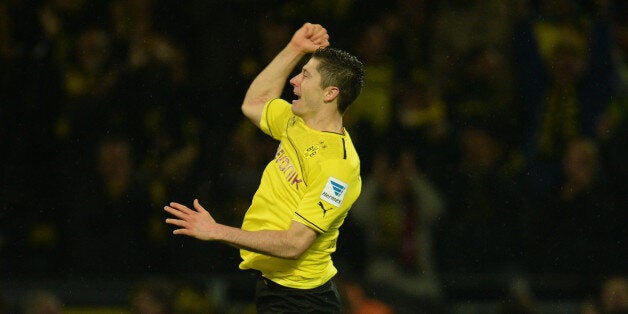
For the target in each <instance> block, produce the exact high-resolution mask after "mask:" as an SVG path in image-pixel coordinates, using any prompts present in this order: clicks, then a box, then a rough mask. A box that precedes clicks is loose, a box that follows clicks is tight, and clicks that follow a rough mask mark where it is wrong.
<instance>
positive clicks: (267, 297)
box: [255, 277, 342, 314]
mask: <svg viewBox="0 0 628 314" xmlns="http://www.w3.org/2000/svg"><path fill="white" fill-rule="evenodd" d="M255 304H256V306H257V313H258V314H266V313H299V314H302V313H325V314H329V313H340V312H341V309H342V305H341V301H340V294H339V293H338V289H337V288H336V285H335V284H334V282H333V281H332V280H330V281H328V282H327V283H325V284H323V285H322V286H320V287H317V288H313V289H295V288H288V287H284V286H282V285H280V284H278V283H275V282H273V281H271V280H269V279H266V278H264V277H261V278H260V279H259V280H258V281H257V287H256V288H255Z"/></svg>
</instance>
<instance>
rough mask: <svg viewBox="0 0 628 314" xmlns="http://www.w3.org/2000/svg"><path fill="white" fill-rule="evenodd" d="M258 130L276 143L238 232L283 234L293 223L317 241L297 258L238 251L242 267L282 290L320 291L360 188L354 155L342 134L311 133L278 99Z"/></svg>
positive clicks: (266, 110) (268, 105) (331, 272)
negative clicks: (275, 150)
mask: <svg viewBox="0 0 628 314" xmlns="http://www.w3.org/2000/svg"><path fill="white" fill-rule="evenodd" d="M260 128H261V129H262V131H263V132H264V133H266V134H268V135H270V136H271V137H273V138H274V139H277V140H279V141H280V144H279V147H278V148H277V152H276V154H275V158H274V159H273V160H272V161H270V162H269V163H268V165H267V166H266V168H265V169H264V173H263V175H262V179H261V182H260V186H259V188H258V190H257V192H256V193H255V196H254V197H253V201H252V203H251V206H250V207H249V209H248V211H247V212H246V215H245V217H244V221H243V223H242V229H244V230H249V231H254V230H286V229H288V228H289V227H290V225H291V223H292V221H297V222H300V223H302V224H304V225H306V226H308V227H310V228H311V229H313V230H314V231H316V232H317V233H318V237H317V238H316V240H315V241H314V243H313V244H312V245H311V246H310V248H309V249H308V250H307V251H306V252H305V253H303V255H302V256H301V257H300V258H299V259H297V260H290V259H283V258H278V257H273V256H269V255H264V254H260V253H256V252H251V251H247V250H241V251H240V255H241V256H242V259H243V261H242V263H241V264H240V268H241V269H255V270H258V271H260V272H261V273H262V275H263V276H264V277H265V278H267V279H270V280H272V281H273V282H276V283H278V284H280V285H282V286H285V287H290V288H297V289H312V288H316V287H319V286H321V285H323V284H325V283H326V282H328V281H329V280H330V279H331V278H332V277H333V276H334V275H335V274H336V273H337V270H336V268H335V267H334V265H333V262H332V260H331V254H332V253H333V252H334V251H335V250H336V240H337V239H338V232H339V228H340V226H341V225H342V223H343V221H344V219H345V217H346V216H347V213H348V211H349V209H350V208H351V205H353V203H354V202H355V200H356V199H357V198H358V195H359V194H360V190H361V186H362V181H361V178H360V160H359V157H358V154H357V152H356V150H355V148H354V146H353V143H352V141H351V138H350V136H349V133H348V132H347V131H346V130H344V129H343V133H342V134H339V133H333V132H322V131H317V130H313V129H311V128H309V127H308V126H307V125H306V124H305V122H304V121H303V120H302V119H301V118H300V117H298V116H296V115H294V114H293V113H292V109H291V105H290V104H289V103H288V102H286V101H285V100H282V99H273V100H270V101H269V102H267V103H266V104H265V105H264V110H263V113H262V118H261V122H260Z"/></svg>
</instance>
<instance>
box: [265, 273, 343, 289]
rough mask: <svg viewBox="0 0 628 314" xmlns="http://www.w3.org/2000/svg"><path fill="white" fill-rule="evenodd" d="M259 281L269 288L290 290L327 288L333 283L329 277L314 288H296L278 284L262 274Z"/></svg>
mask: <svg viewBox="0 0 628 314" xmlns="http://www.w3.org/2000/svg"><path fill="white" fill-rule="evenodd" d="M260 281H262V282H263V283H264V285H266V287H268V288H271V289H290V290H302V291H316V290H322V291H324V290H328V289H330V288H331V287H332V285H333V281H332V280H331V279H330V280H328V281H327V282H326V283H324V284H322V285H320V286H318V287H316V288H311V289H297V288H291V287H286V286H283V285H280V284H278V283H276V282H274V281H272V280H270V279H268V278H266V277H264V276H260Z"/></svg>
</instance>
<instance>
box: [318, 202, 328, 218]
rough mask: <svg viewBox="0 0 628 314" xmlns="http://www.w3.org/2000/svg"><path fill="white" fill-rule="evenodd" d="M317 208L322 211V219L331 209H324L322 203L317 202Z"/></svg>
mask: <svg viewBox="0 0 628 314" xmlns="http://www.w3.org/2000/svg"><path fill="white" fill-rule="evenodd" d="M318 206H320V207H321V209H322V210H323V217H325V214H327V211H329V210H331V209H325V206H323V202H321V201H319V202H318Z"/></svg>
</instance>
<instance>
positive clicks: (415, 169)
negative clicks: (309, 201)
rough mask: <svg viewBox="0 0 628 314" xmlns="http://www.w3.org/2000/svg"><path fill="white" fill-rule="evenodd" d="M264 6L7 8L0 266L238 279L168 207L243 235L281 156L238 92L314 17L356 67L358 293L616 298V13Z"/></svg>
mask: <svg viewBox="0 0 628 314" xmlns="http://www.w3.org/2000/svg"><path fill="white" fill-rule="evenodd" d="M259 2H261V3H258V1H247V0H236V1H181V2H173V1H164V0H110V1H103V0H101V1H87V0H39V1H25V0H6V1H3V2H0V145H1V146H2V153H1V154H0V164H1V166H0V167H1V172H0V174H1V175H0V180H1V183H2V184H1V189H0V272H2V273H3V274H4V273H9V272H10V273H12V274H26V275H49V274H78V275H80V274H120V273H123V274H145V275H155V274H160V275H163V274H170V275H172V274H175V275H176V274H177V273H181V272H184V273H199V274H204V275H209V274H218V273H229V272H232V273H233V272H237V271H238V270H237V264H238V262H239V257H238V255H237V251H236V250H234V249H232V248H229V247H225V246H223V245H220V244H214V243H201V242H200V241H195V240H192V239H183V238H175V237H173V236H172V235H171V230H170V229H169V228H168V227H167V226H166V225H165V224H164V219H165V216H166V215H165V214H164V212H163V206H164V205H165V204H167V203H168V202H170V201H177V202H182V203H186V204H191V202H192V200H193V199H194V198H198V199H199V200H200V202H201V204H203V205H204V206H205V208H208V209H210V211H211V212H212V214H213V215H214V217H215V218H216V220H218V221H221V222H224V223H227V224H231V225H234V226H238V225H239V223H240V221H241V218H242V215H243V214H244V212H245V211H246V209H247V207H248V204H249V201H250V199H251V197H252V195H253V193H254V192H255V188H256V187H257V184H258V182H259V178H260V175H261V172H262V169H263V167H264V166H265V164H266V163H267V162H268V160H270V158H272V156H273V155H274V150H275V149H276V143H275V142H273V141H272V140H270V139H268V138H267V137H266V136H264V135H263V134H262V133H261V132H260V131H259V130H257V129H256V128H255V127H254V126H253V125H252V124H251V123H249V122H248V121H246V120H245V119H244V118H243V117H242V115H241V114H240V111H239V110H240V104H241V101H242V98H243V96H244V93H245V91H246V88H247V86H248V84H249V83H250V81H251V80H252V79H253V78H254V77H255V75H256V74H257V73H259V71H260V70H261V69H262V68H263V67H264V66H265V65H266V64H267V63H268V62H269V61H270V60H271V59H272V58H273V57H274V55H275V54H276V53H277V52H278V51H279V50H280V49H281V48H283V46H284V45H285V43H287V42H288V41H289V39H290V37H291V35H292V33H293V31H294V30H295V29H296V28H297V27H298V26H300V25H301V24H302V23H303V22H305V21H310V22H316V23H320V24H322V25H324V26H325V27H326V28H327V30H328V32H329V33H330V34H331V43H332V45H334V46H337V47H339V48H342V49H345V50H348V51H350V52H352V53H354V54H356V55H357V56H359V58H360V59H361V60H362V61H363V62H364V64H365V67H366V74H367V81H366V86H365V89H364V91H363V93H362V95H361V96H360V97H359V98H358V99H357V100H356V102H355V103H354V104H353V105H352V107H350V108H349V110H348V112H347V114H346V116H345V121H344V122H345V125H346V127H347V129H348V130H349V132H350V133H351V135H352V138H353V140H354V142H355V144H356V148H357V149H358V152H359V153H360V156H361V161H362V177H363V183H364V184H363V192H362V196H361V198H360V199H359V200H358V202H357V203H356V204H355V206H354V207H353V209H352V210H351V212H350V214H349V217H348V219H347V220H346V222H345V225H343V227H342V231H341V238H340V240H339V241H340V243H339V247H338V252H337V253H336V254H335V258H336V260H337V261H338V262H337V264H338V267H339V268H340V274H341V276H342V278H341V279H342V280H344V281H346V286H345V287H353V289H347V291H351V292H353V294H351V295H352V296H356V295H357V296H361V297H363V298H366V296H364V295H363V293H364V292H365V291H366V292H367V293H370V294H372V295H377V296H378V297H379V298H380V299H383V300H385V301H386V302H387V303H389V304H396V305H399V306H405V304H407V303H413V304H410V305H407V306H408V307H413V306H416V305H415V304H414V303H416V302H419V303H421V304H424V305H425V304H427V305H425V306H427V307H429V306H433V304H434V303H439V300H442V299H443V298H446V291H447V288H448V287H447V286H446V285H444V284H443V280H442V278H443V277H444V276H448V275H460V276H464V275H468V274H473V275H476V274H493V275H494V274H516V275H517V276H525V275H538V274H556V275H570V276H577V277H578V278H583V280H584V282H587V283H588V284H589V285H590V287H591V289H590V290H591V293H592V294H591V295H592V298H591V302H590V305H591V310H597V311H598V312H600V311H601V310H600V309H599V308H600V306H601V305H600V304H601V302H600V298H599V297H598V296H597V294H596V292H594V291H596V289H595V288H594V287H598V286H599V285H600V283H601V282H605V281H604V280H603V279H606V278H619V279H618V280H619V281H621V280H624V282H623V283H622V284H623V285H625V276H626V271H627V263H626V261H627V260H628V255H627V254H626V253H627V252H628V246H627V244H626V239H628V234H627V230H628V228H627V226H626V222H627V221H628V219H627V218H628V215H627V213H628V211H627V210H626V209H627V208H628V188H627V186H628V185H626V182H628V167H627V163H626V160H628V3H627V2H626V1H621V0H552V1H541V0H485V1H479V0H477V1H476V0H474V1H469V0H440V1H435V0H395V1H376V0H373V1H357V0H339V1H317V0H314V1H307V2H303V1H297V0H283V1H279V0H272V1H259ZM285 96H286V97H287V98H288V99H290V98H291V97H292V96H291V91H290V89H288V88H287V89H286V93H285ZM354 284H357V286H354ZM620 286H621V285H620ZM361 289H366V290H364V291H362V290H361ZM622 289H624V290H623V291H624V292H623V293H624V294H621V293H620V294H621V295H623V298H624V299H622V298H620V299H622V300H624V301H623V302H624V303H623V304H624V305H623V306H624V307H628V305H626V303H625V302H628V301H625V300H626V299H628V297H626V294H628V292H626V291H625V290H626V289H625V286H624V288H622ZM619 290H620V291H622V290H621V289H619ZM524 299H525V298H524ZM360 300H363V299H360ZM521 303H526V302H524V301H521ZM620 303H621V302H620ZM511 310H512V309H511ZM504 311H505V312H507V310H504ZM505 312H504V313H505ZM591 313H595V312H591Z"/></svg>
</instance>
